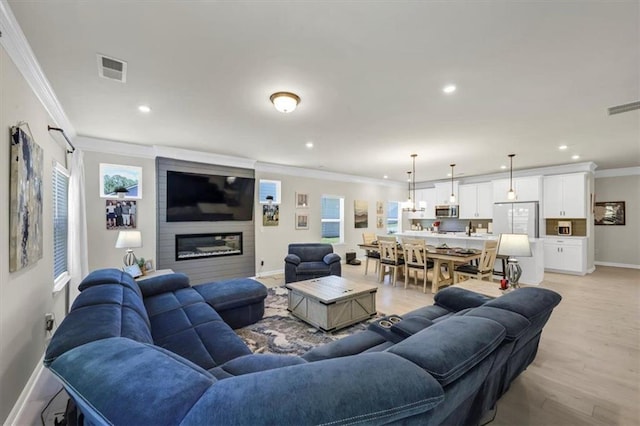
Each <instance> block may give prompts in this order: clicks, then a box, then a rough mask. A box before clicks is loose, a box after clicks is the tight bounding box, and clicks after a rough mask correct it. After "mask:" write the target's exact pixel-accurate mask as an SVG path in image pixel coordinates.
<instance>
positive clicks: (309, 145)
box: [304, 142, 313, 149]
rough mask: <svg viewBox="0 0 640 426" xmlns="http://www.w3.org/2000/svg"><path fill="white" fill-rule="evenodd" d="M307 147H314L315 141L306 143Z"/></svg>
mask: <svg viewBox="0 0 640 426" xmlns="http://www.w3.org/2000/svg"><path fill="white" fill-rule="evenodd" d="M304 145H305V146H306V147H307V148H309V149H311V148H313V142H307V143H306V144H304Z"/></svg>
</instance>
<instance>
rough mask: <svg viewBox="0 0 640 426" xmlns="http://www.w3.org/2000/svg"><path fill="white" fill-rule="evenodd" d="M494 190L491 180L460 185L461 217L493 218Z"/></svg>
mask: <svg viewBox="0 0 640 426" xmlns="http://www.w3.org/2000/svg"><path fill="white" fill-rule="evenodd" d="M492 191H493V185H492V184H491V182H487V183H477V184H471V185H460V188H459V192H460V219H491V218H492V217H493V199H492V197H491V195H492Z"/></svg>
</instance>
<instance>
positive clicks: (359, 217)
mask: <svg viewBox="0 0 640 426" xmlns="http://www.w3.org/2000/svg"><path fill="white" fill-rule="evenodd" d="M353 221H354V224H355V227H356V228H368V227H369V203H368V202H367V201H363V200H355V201H354V202H353Z"/></svg>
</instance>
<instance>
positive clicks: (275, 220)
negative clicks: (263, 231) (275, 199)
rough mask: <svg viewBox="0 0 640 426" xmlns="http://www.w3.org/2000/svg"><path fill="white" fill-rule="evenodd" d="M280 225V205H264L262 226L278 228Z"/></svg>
mask: <svg viewBox="0 0 640 426" xmlns="http://www.w3.org/2000/svg"><path fill="white" fill-rule="evenodd" d="M279 223H280V206H279V205H278V204H263V205H262V226H278V224H279Z"/></svg>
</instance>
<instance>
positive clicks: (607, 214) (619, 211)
mask: <svg viewBox="0 0 640 426" xmlns="http://www.w3.org/2000/svg"><path fill="white" fill-rule="evenodd" d="M594 210H595V211H594V213H595V214H594V215H593V217H594V223H595V224H596V225H624V224H625V202H624V201H605V202H598V203H596V205H595V209H594Z"/></svg>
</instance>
